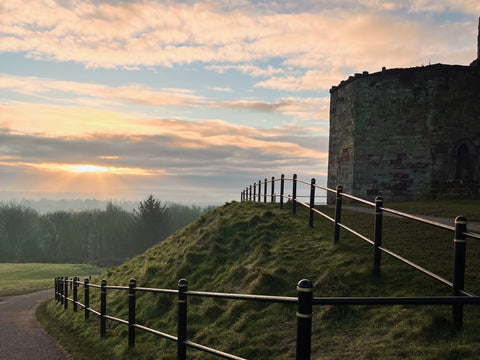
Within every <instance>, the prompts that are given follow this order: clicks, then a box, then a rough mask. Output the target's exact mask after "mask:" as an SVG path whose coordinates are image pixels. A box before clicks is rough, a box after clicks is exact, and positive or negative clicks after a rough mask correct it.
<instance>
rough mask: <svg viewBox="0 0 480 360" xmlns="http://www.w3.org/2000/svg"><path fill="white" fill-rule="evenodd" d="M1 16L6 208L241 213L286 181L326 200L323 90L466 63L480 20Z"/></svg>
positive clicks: (448, 4)
mask: <svg viewBox="0 0 480 360" xmlns="http://www.w3.org/2000/svg"><path fill="white" fill-rule="evenodd" d="M0 9H1V11H0V39H1V41H0V61H1V63H2V67H1V68H0V94H1V95H0V149H1V152H0V184H1V188H0V189H1V191H0V201H8V200H9V199H12V200H13V199H15V198H17V199H18V198H26V199H39V198H50V199H52V200H56V199H59V198H66V199H69V198H70V199H72V198H79V199H81V198H84V199H87V198H93V199H98V200H99V201H104V200H109V199H112V200H115V201H142V200H143V199H145V197H146V196H148V195H149V194H153V195H154V196H155V197H156V198H158V199H159V200H161V201H162V202H173V203H179V204H217V203H224V202H227V201H231V200H239V199H240V192H241V191H242V190H243V189H245V187H246V186H248V185H251V184H253V183H254V182H258V181H259V180H261V181H263V180H264V179H265V178H268V179H270V178H271V177H272V176H275V178H278V177H280V174H282V173H283V174H285V176H287V177H290V176H291V175H292V174H293V173H296V174H298V177H299V179H303V180H310V179H311V178H316V180H317V184H319V185H323V186H325V185H326V178H327V162H328V132H329V101H330V100H329V99H330V97H329V90H330V89H331V87H332V86H337V85H338V84H339V83H340V82H341V81H342V80H345V79H347V78H348V77H349V76H350V75H353V74H355V73H362V72H363V71H368V72H369V73H375V72H378V71H381V69H382V67H384V66H385V67H386V68H387V69H391V68H398V67H400V68H406V67H415V66H422V65H428V64H436V63H443V64H458V65H468V64H470V63H471V62H472V61H473V60H474V59H475V58H476V57H477V31H478V19H479V15H480V4H477V3H473V2H470V1H467V0H463V1H453V0H442V1H433V0H411V1H405V2H401V3H398V2H392V1H383V0H365V1H361V2H356V1H351V0H346V1H341V2H334V3H332V2H329V1H326V0H325V1H324V0H321V1H314V0H311V1H305V2H303V1H302V2H301V3H298V2H296V1H288V0H283V1H280V2H276V3H274V4H270V3H269V2H264V1H253V0H252V1H244V2H241V3H240V4H237V3H235V2H225V1H215V0H214V1H193V2H192V1H180V2H166V1H129V2H121V1H113V2H112V1H96V2H93V1H83V2H78V1H73V0H72V1H60V0H55V1H49V2H47V1H31V2H30V4H28V6H27V4H25V2H24V1H14V0H7V1H6V2H4V3H2V5H0ZM19 195H21V196H19Z"/></svg>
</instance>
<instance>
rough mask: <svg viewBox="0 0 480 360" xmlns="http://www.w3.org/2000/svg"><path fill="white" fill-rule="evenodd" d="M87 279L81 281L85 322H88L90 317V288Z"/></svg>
mask: <svg viewBox="0 0 480 360" xmlns="http://www.w3.org/2000/svg"><path fill="white" fill-rule="evenodd" d="M88 281H89V280H88V278H85V279H84V280H83V297H84V298H85V299H83V300H84V303H85V304H84V305H85V320H88V318H89V317H90V288H89V285H88Z"/></svg>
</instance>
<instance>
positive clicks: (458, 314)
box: [55, 175, 480, 360]
mask: <svg viewBox="0 0 480 360" xmlns="http://www.w3.org/2000/svg"><path fill="white" fill-rule="evenodd" d="M277 181H279V182H280V193H279V194H276V193H275V183H276V182H277ZM285 181H292V195H285ZM267 184H270V194H267V190H268V187H267ZM298 184H303V185H307V186H309V192H310V195H309V198H310V202H309V203H307V202H304V201H302V200H300V199H299V196H297V185H298ZM257 186H258V193H257V191H256V189H257ZM262 188H263V189H264V191H263V194H262V191H261V189H262ZM316 189H320V190H323V191H326V192H327V193H328V192H331V193H334V194H335V197H336V201H335V216H334V217H331V216H328V215H327V214H325V213H323V212H321V211H319V210H318V209H317V208H315V197H316V195H315V191H316ZM241 197H242V201H249V200H250V201H259V202H260V201H262V200H263V201H264V202H267V198H270V199H271V201H272V202H276V200H277V199H279V203H280V207H281V208H283V207H284V201H285V200H287V201H291V205H292V212H293V214H296V207H297V204H300V205H302V206H304V207H306V208H308V209H309V226H313V222H314V214H318V215H320V216H322V217H324V218H326V219H327V220H329V221H331V222H332V223H333V224H334V239H333V240H334V243H338V242H339V239H340V229H344V230H346V231H348V232H350V233H352V234H353V235H355V236H357V237H359V238H361V239H362V240H364V241H366V242H367V243H369V244H370V245H372V246H373V247H374V249H375V250H374V256H373V264H374V266H373V272H374V274H376V275H377V276H379V275H380V265H381V254H382V253H386V254H388V255H390V256H392V257H393V258H395V259H397V260H399V261H401V262H403V263H405V264H407V265H409V266H411V267H413V268H414V269H416V270H418V271H421V272H422V273H424V274H426V275H428V276H430V277H432V278H433V279H435V280H437V281H440V282H441V283H443V284H444V285H447V286H449V287H451V288H452V289H453V294H452V296H433V297H314V296H313V285H312V283H311V281H309V280H307V279H303V280H301V281H299V282H298V284H297V287H296V289H297V294H298V295H297V297H281V296H269V295H251V294H232V293H217V292H202V291H189V290H188V287H187V280H185V279H180V280H179V281H178V289H156V288H147V287H138V286H137V282H136V280H135V279H131V280H130V282H129V285H128V286H111V285H110V286H107V281H106V280H102V281H101V284H100V285H96V284H90V283H89V279H88V278H87V279H85V280H84V281H80V279H79V278H77V277H74V278H73V279H69V278H68V277H67V276H65V277H57V278H55V300H56V301H57V302H58V303H60V304H61V305H63V307H64V309H65V310H66V309H68V304H69V303H72V304H73V311H74V312H77V311H78V307H81V308H83V309H84V317H85V319H89V315H90V313H92V314H94V315H95V316H96V317H97V318H99V321H100V337H101V338H103V337H105V334H106V322H107V320H108V321H112V322H116V323H119V324H123V325H125V326H128V345H129V346H130V347H134V346H135V334H136V331H137V330H140V331H144V332H148V333H151V334H154V335H156V336H160V337H163V338H166V339H168V340H171V341H174V342H176V343H177V359H179V360H184V359H186V354H187V348H192V349H196V350H198V351H202V352H206V353H210V354H213V355H216V356H218V357H221V358H224V359H235V360H239V359H244V358H242V357H239V356H237V355H234V354H229V353H226V352H223V351H220V350H217V349H213V348H211V347H208V346H205V345H201V344H197V343H195V342H193V341H191V340H189V339H188V338H187V325H188V314H187V307H188V299H189V298H190V297H202V298H208V297H210V298H219V299H226V300H233V301H238V300H242V301H254V302H266V303H282V304H290V305H296V318H297V321H296V327H297V335H296V359H297V360H300V359H301V360H305V359H310V358H311V341H312V339H311V338H312V313H313V307H314V306H318V305H376V306H382V305H385V306H389V305H390V306H391V305H452V327H453V329H454V330H456V331H460V330H462V328H463V306H464V305H465V304H475V305H479V304H480V297H479V296H476V295H475V294H473V293H471V292H468V291H466V290H465V289H464V278H465V254H466V239H467V238H473V239H477V240H478V239H480V235H478V234H475V233H470V232H467V222H466V219H465V218H463V217H457V218H456V219H455V227H452V226H447V225H444V224H441V223H438V222H435V221H431V220H428V219H423V218H420V217H417V216H414V215H410V214H406V213H403V212H400V211H396V210H393V209H389V208H385V207H384V206H383V199H382V198H381V197H377V198H376V199H375V202H369V201H366V200H364V199H360V198H357V197H355V196H351V195H348V194H345V193H343V192H342V187H341V186H339V187H337V189H336V190H333V189H329V188H326V187H323V186H319V185H316V184H315V179H312V180H311V181H310V182H307V181H303V180H299V179H297V176H296V175H293V177H292V178H285V177H284V176H283V175H282V176H281V178H280V179H275V178H272V179H271V180H267V179H265V182H261V181H259V182H258V184H254V185H252V186H249V187H247V188H246V190H244V191H242V194H241ZM343 198H348V199H350V200H354V201H358V202H360V203H362V204H363V205H367V206H369V207H372V208H374V210H375V212H374V237H373V239H370V238H368V237H367V236H364V235H362V234H360V233H359V232H357V231H355V230H353V229H351V228H349V227H348V226H346V225H345V224H343V223H342V222H341V215H342V199H343ZM384 213H390V214H393V215H396V216H400V217H403V218H407V219H410V220H414V221H418V222H421V223H424V224H428V225H431V226H434V227H438V228H441V229H445V230H448V231H453V232H454V273H453V281H452V282H450V281H448V280H446V279H445V278H443V277H441V276H439V275H437V274H435V273H433V272H431V271H429V270H427V269H425V268H423V267H421V266H419V265H417V264H415V263H413V262H412V261H410V260H407V259H405V258H403V257H402V256H400V255H398V254H396V253H395V252H393V251H391V250H389V249H387V248H385V247H384V246H382V227H383V214H384ZM80 286H83V287H84V295H83V303H81V302H80V301H79V300H78V288H79V287H80ZM69 289H70V290H71V291H72V297H69ZM90 289H97V290H100V309H93V308H91V307H90ZM113 290H116V291H124V292H128V296H126V297H125V300H126V301H128V308H129V311H128V319H121V318H117V317H115V316H111V315H108V314H107V291H113ZM139 292H150V293H157V294H170V295H172V296H177V308H178V315H177V334H176V335H172V334H167V333H165V332H162V331H160V330H159V329H153V328H150V327H147V326H145V325H143V324H139V323H137V321H136V316H135V315H136V311H137V307H136V298H137V293H139ZM292 312H293V311H292ZM259 346H261V345H259Z"/></svg>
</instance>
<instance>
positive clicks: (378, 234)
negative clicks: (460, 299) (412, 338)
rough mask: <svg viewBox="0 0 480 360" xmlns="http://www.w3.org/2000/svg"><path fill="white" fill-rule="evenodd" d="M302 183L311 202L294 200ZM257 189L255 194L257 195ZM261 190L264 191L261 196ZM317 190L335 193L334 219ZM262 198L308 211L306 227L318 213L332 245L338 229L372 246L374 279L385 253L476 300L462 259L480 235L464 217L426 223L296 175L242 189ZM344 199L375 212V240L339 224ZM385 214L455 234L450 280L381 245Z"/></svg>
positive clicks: (250, 197) (456, 308) (457, 311)
mask: <svg viewBox="0 0 480 360" xmlns="http://www.w3.org/2000/svg"><path fill="white" fill-rule="evenodd" d="M285 181H291V182H292V195H286V194H285ZM276 182H280V193H279V194H277V193H276V192H275V183H276ZM268 183H270V184H271V186H270V189H271V191H270V193H269V194H268V193H267V184H268ZM298 184H304V185H307V186H309V187H310V201H309V203H306V202H304V201H302V200H299V199H298V197H297V185H298ZM257 186H258V192H257ZM262 187H263V188H264V192H263V194H262ZM316 189H319V190H323V191H325V192H326V193H327V194H328V193H329V192H330V193H332V194H335V217H331V216H328V215H327V214H325V213H324V212H322V211H320V210H319V209H317V208H315V198H316V194H315V192H316ZM262 198H263V202H267V198H270V201H271V202H274V203H275V202H276V200H277V198H278V199H279V202H280V208H281V209H283V207H284V201H285V200H287V201H291V205H292V213H293V214H294V215H295V214H296V209H297V204H300V205H302V206H304V207H306V208H308V209H309V226H310V227H312V226H313V221H314V214H318V215H320V216H322V217H323V218H325V219H327V220H329V221H331V222H332V223H334V236H333V242H334V243H338V242H339V240H340V229H344V230H346V231H348V232H350V233H351V234H353V235H355V236H357V237H358V238H360V239H362V240H364V241H365V242H367V243H369V244H370V245H373V247H374V255H373V273H374V274H375V275H376V276H379V275H380V266H381V254H382V253H385V254H388V255H390V256H391V257H393V258H395V259H397V260H399V261H401V262H403V263H405V264H407V265H409V266H410V267H413V268H414V269H416V270H418V271H420V272H422V273H424V274H425V275H427V276H429V277H431V278H433V279H435V280H437V281H439V282H441V283H443V284H444V285H447V286H449V287H450V288H452V290H453V296H465V297H470V298H477V295H475V294H473V293H471V292H468V291H466V290H465V289H464V286H465V257H466V240H467V238H471V239H475V240H480V234H476V233H472V232H467V219H466V218H465V217H463V216H457V217H456V218H455V220H454V222H455V226H448V225H445V224H442V223H439V222H436V221H432V220H428V219H425V218H421V217H419V216H415V215H411V214H407V213H404V212H401V211H397V210H393V209H389V208H386V207H384V206H383V198H382V197H381V196H377V197H376V198H375V202H370V201H367V200H365V199H361V198H359V197H356V196H353V195H349V194H346V193H344V192H343V188H342V186H337V189H336V190H334V189H330V188H328V187H324V186H320V185H317V184H316V181H315V179H314V178H313V179H311V181H310V182H307V181H304V180H300V179H298V178H297V175H296V174H293V176H292V177H291V178H285V175H283V174H282V175H281V176H280V179H275V177H272V178H271V180H268V179H265V181H264V182H262V181H261V180H259V181H258V183H254V184H253V185H250V186H247V187H246V189H245V190H243V191H242V192H241V201H258V202H260V201H261V199H262ZM343 198H347V199H349V200H352V201H356V202H359V203H361V204H362V205H366V206H368V207H371V208H373V209H374V237H373V239H370V238H368V237H367V236H364V235H362V234H361V233H359V232H358V231H356V230H354V229H352V228H350V227H348V226H346V225H345V224H343V223H342V222H341V217H342V199H343ZM384 213H390V214H392V215H396V216H399V217H401V218H405V219H410V220H414V221H417V222H420V223H423V224H426V225H430V226H434V227H436V228H440V229H444V230H448V231H452V232H453V233H454V247H453V248H454V250H453V258H454V266H453V276H452V278H453V281H448V280H446V279H445V278H443V277H442V276H440V275H438V274H435V273H434V272H432V271H429V270H427V269H425V268H424V267H422V266H420V265H418V264H415V263H414V262H412V261H410V260H408V259H406V258H404V257H402V256H400V255H398V254H396V253H395V252H393V251H391V250H389V249H387V248H385V247H384V246H382V232H383V216H384ZM452 304H453V303H452ZM452 313H453V321H452V324H453V328H454V329H455V330H461V329H462V328H463V306H462V305H461V304H459V303H456V304H453V311H452Z"/></svg>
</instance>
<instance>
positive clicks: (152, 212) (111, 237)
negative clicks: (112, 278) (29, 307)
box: [0, 195, 205, 265]
mask: <svg viewBox="0 0 480 360" xmlns="http://www.w3.org/2000/svg"><path fill="white" fill-rule="evenodd" d="M204 210H205V209H202V208H200V207H198V206H184V205H178V204H169V205H168V206H167V205H164V204H162V203H161V201H159V200H157V199H155V198H154V197H153V196H152V195H150V196H149V197H147V198H146V199H145V200H144V201H142V202H140V203H139V205H138V207H137V208H136V209H133V210H132V211H127V210H125V209H123V208H121V207H120V206H118V205H115V204H113V203H111V202H109V203H108V204H107V206H106V208H105V210H85V211H68V212H67V211H55V212H50V213H46V214H39V213H38V212H37V211H35V210H33V209H32V208H29V207H26V206H24V205H20V204H15V203H2V204H0V262H56V263H58V262H59V263H86V262H90V263H95V264H98V265H114V264H119V263H121V262H123V261H125V260H127V259H129V258H132V257H133V256H135V255H137V254H140V253H142V252H144V251H145V250H146V249H147V248H149V247H151V246H153V245H154V244H156V243H158V242H160V241H162V240H164V239H166V238H167V237H168V236H169V235H170V234H172V233H173V232H175V231H176V230H179V229H181V228H183V227H184V226H186V225H188V224H189V223H191V222H192V221H195V220H196V219H197V218H198V217H199V216H200V215H201V214H202V212H203V211H204Z"/></svg>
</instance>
